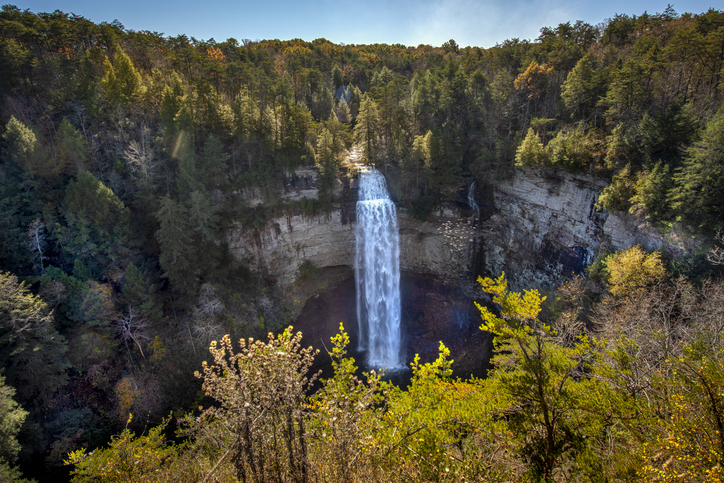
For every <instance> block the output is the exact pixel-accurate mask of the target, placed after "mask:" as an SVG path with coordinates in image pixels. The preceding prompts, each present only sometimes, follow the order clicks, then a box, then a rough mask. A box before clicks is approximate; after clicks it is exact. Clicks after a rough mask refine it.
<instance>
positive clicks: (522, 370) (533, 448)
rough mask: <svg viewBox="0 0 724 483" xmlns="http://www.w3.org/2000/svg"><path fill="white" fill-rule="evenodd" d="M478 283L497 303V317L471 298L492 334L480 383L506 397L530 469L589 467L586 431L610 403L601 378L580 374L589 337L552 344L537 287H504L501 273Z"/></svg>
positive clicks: (543, 475) (540, 472)
mask: <svg viewBox="0 0 724 483" xmlns="http://www.w3.org/2000/svg"><path fill="white" fill-rule="evenodd" d="M478 282H479V283H480V285H481V287H482V289H483V292H486V293H488V294H491V295H492V296H493V302H494V303H495V304H496V305H497V306H498V307H499V310H500V316H497V315H495V314H493V313H492V312H491V311H490V310H489V309H488V308H487V307H483V306H481V305H480V304H478V303H477V302H476V305H477V307H478V309H479V310H480V313H481V316H482V318H483V324H482V325H481V326H480V328H481V330H486V331H489V332H492V333H493V334H494V336H495V337H494V345H495V348H496V355H495V356H494V358H493V366H494V369H493V371H492V373H491V374H490V375H489V376H488V381H486V384H490V385H492V387H494V388H495V389H494V390H496V389H497V390H499V391H503V392H504V393H505V395H506V396H507V397H508V398H509V400H510V401H511V402H510V405H509V406H508V408H507V409H504V410H503V411H502V414H505V417H506V418H507V420H508V427H509V429H510V430H511V431H512V433H513V435H514V437H515V439H516V443H517V451H518V452H519V454H520V456H521V458H522V459H523V460H524V461H525V462H526V463H527V465H528V468H529V471H530V473H531V476H532V477H533V479H534V480H536V481H545V482H553V481H556V477H555V475H556V471H557V470H558V469H559V468H560V467H561V466H562V465H563V464H564V463H565V462H568V464H573V465H574V468H575V470H574V471H575V472H574V473H573V474H575V473H578V474H585V473H589V475H590V474H591V473H595V472H596V471H597V468H596V463H595V462H591V461H588V460H587V457H589V456H590V454H591V453H590V451H588V450H589V445H590V444H592V441H591V440H590V439H589V438H591V437H592V436H594V435H599V434H601V433H602V431H603V430H604V429H605V428H606V427H607V426H608V425H610V424H611V421H612V416H613V410H612V408H613V407H615V404H612V399H608V398H607V397H606V395H607V394H609V393H610V391H608V389H607V388H606V387H605V385H604V384H602V383H601V382H599V381H598V380H597V379H596V378H594V377H590V375H588V374H587V373H588V372H589V371H590V369H591V367H590V364H591V362H592V361H593V360H595V357H596V351H597V349H596V344H595V343H594V342H593V341H591V340H590V339H589V338H588V337H586V336H581V337H579V338H577V339H576V340H575V342H574V344H573V345H572V346H570V347H565V346H561V345H559V344H557V343H556V342H555V340H554V336H555V331H554V330H553V329H552V328H551V327H550V326H547V325H546V324H543V323H542V322H540V321H539V320H538V314H539V313H540V310H541V303H542V302H543V301H544V300H545V297H542V296H541V295H540V294H539V293H538V291H537V290H535V289H534V290H528V291H525V292H523V293H522V294H521V293H518V292H510V291H508V289H507V281H506V280H505V274H502V275H501V276H500V277H498V278H497V279H494V280H493V279H490V278H482V277H478ZM579 456H584V457H583V458H581V459H578V457H579ZM601 463H602V462H599V463H598V464H601ZM570 472H571V470H569V473H570Z"/></svg>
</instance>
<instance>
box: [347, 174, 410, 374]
mask: <svg viewBox="0 0 724 483" xmlns="http://www.w3.org/2000/svg"><path fill="white" fill-rule="evenodd" d="M355 237H356V242H357V243H356V245H357V253H356V258H355V282H356V283H357V323H358V324H359V347H358V348H359V350H369V361H368V362H369V365H370V366H373V367H387V368H394V367H399V366H400V365H401V363H400V245H399V234H398V230H397V212H396V210H395V205H394V204H393V203H392V200H390V197H389V195H388V193H387V187H386V185H385V178H384V176H382V173H380V172H379V171H377V170H376V169H374V168H370V169H367V170H365V171H363V172H361V173H360V176H359V201H358V202H357V228H356V232H355Z"/></svg>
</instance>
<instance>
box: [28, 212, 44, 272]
mask: <svg viewBox="0 0 724 483" xmlns="http://www.w3.org/2000/svg"><path fill="white" fill-rule="evenodd" d="M27 236H28V240H27V244H26V246H27V247H28V250H30V251H31V252H32V253H33V258H34V259H36V260H37V261H38V263H37V265H36V267H39V268H40V273H41V275H42V274H43V272H45V261H46V260H47V259H48V257H47V256H45V254H44V253H43V252H44V251H45V249H46V248H47V244H48V243H47V240H46V236H45V224H44V223H43V222H42V221H40V218H36V219H35V220H33V222H32V223H30V225H29V226H28V231H27Z"/></svg>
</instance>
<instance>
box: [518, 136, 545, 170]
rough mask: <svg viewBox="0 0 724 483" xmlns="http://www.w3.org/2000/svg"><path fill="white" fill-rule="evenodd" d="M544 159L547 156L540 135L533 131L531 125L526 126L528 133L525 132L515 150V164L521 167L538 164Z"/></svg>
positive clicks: (542, 162)
mask: <svg viewBox="0 0 724 483" xmlns="http://www.w3.org/2000/svg"><path fill="white" fill-rule="evenodd" d="M546 161H547V156H546V152H545V150H544V149H543V143H542V142H541V139H540V136H538V134H537V133H536V132H535V131H533V128H532V127H530V128H528V134H526V136H525V139H523V142H522V143H520V146H518V149H517V150H516V152H515V165H516V166H521V167H522V166H539V165H542V164H544V163H545V162H546Z"/></svg>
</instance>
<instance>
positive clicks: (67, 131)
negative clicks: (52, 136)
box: [56, 117, 90, 174]
mask: <svg viewBox="0 0 724 483" xmlns="http://www.w3.org/2000/svg"><path fill="white" fill-rule="evenodd" d="M56 145H57V148H58V154H57V156H58V164H59V166H61V167H62V168H61V169H62V171H64V172H67V173H73V174H75V173H77V172H78V171H83V170H86V169H87V168H88V164H89V161H90V147H89V146H88V143H87V142H86V140H85V139H84V138H83V135H82V134H81V133H80V132H78V130H77V129H76V128H75V127H73V125H72V124H71V123H70V121H68V118H65V117H64V118H63V120H62V121H61V122H60V126H58V135H57V139H56Z"/></svg>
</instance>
